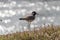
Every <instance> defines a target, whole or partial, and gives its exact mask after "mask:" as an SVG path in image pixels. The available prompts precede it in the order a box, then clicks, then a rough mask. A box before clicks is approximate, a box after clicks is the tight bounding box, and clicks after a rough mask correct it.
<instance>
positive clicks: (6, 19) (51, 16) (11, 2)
mask: <svg viewBox="0 0 60 40" xmlns="http://www.w3.org/2000/svg"><path fill="white" fill-rule="evenodd" d="M32 11H36V12H37V13H38V14H39V15H38V16H37V15H36V19H35V20H34V21H33V22H32V23H31V27H32V28H33V26H34V25H37V26H40V25H42V24H44V23H46V24H51V23H53V24H56V25H59V24H60V1H59V0H57V1H49V0H48V1H47V2H46V1H43V0H41V1H39V0H31V1H29V0H25V1H24V0H5V1H2V0H1V1H0V19H2V20H3V21H2V22H0V27H1V34H2V33H3V34H4V33H6V34H7V33H11V32H15V31H21V30H22V29H23V27H28V26H27V25H28V23H27V22H26V21H23V20H22V21H20V20H19V18H21V17H25V16H26V15H28V14H31V12H32ZM9 28H10V29H9ZM7 29H8V30H9V31H8V30H7Z"/></svg>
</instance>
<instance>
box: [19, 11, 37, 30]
mask: <svg viewBox="0 0 60 40" xmlns="http://www.w3.org/2000/svg"><path fill="white" fill-rule="evenodd" d="M36 14H37V13H36V12H35V11H33V12H32V15H31V16H27V17H25V18H19V20H25V21H27V22H28V29H29V30H31V29H30V24H31V22H32V21H34V19H35V15H36Z"/></svg>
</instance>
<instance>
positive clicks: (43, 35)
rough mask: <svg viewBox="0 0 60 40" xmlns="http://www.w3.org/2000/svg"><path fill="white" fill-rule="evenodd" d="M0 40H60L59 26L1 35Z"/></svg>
mask: <svg viewBox="0 0 60 40" xmlns="http://www.w3.org/2000/svg"><path fill="white" fill-rule="evenodd" d="M0 40H60V26H54V25H50V26H49V25H48V26H47V27H46V26H45V27H43V28H42V27H40V28H39V30H33V31H25V32H17V33H13V34H8V35H1V36H0Z"/></svg>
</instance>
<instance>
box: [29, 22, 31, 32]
mask: <svg viewBox="0 0 60 40" xmlns="http://www.w3.org/2000/svg"><path fill="white" fill-rule="evenodd" d="M30 24H31V22H28V30H29V31H31V29H30Z"/></svg>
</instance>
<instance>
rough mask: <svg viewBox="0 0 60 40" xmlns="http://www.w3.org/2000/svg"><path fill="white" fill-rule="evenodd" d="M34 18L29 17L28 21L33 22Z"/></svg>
mask: <svg viewBox="0 0 60 40" xmlns="http://www.w3.org/2000/svg"><path fill="white" fill-rule="evenodd" d="M33 20H34V19H27V20H26V21H28V22H32V21H33Z"/></svg>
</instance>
